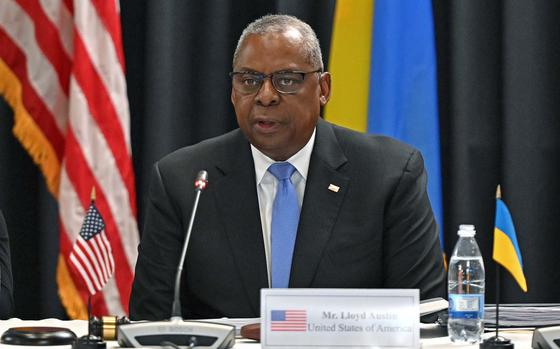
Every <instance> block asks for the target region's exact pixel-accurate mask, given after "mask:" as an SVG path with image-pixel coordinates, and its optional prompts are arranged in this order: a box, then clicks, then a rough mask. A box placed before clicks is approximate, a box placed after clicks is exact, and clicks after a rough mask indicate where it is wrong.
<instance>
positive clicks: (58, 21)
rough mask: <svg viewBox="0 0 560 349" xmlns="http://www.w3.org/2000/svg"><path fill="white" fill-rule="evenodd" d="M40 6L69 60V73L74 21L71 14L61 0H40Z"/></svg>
mask: <svg viewBox="0 0 560 349" xmlns="http://www.w3.org/2000/svg"><path fill="white" fill-rule="evenodd" d="M40 6H41V7H42V8H43V10H44V11H45V15H46V16H47V17H48V18H49V21H50V22H51V23H52V24H53V26H55V30H56V31H57V33H56V35H57V37H58V39H57V40H59V41H60V43H61V45H62V47H63V48H64V52H65V53H66V56H67V57H68V59H69V60H70V62H69V64H70V65H69V66H68V68H69V69H68V72H69V73H70V67H71V64H72V62H71V60H72V59H71V57H72V52H73V51H74V44H73V43H72V40H73V35H72V31H73V30H74V21H73V19H72V14H71V13H69V12H68V9H67V8H66V7H65V6H63V5H62V1H61V0H40Z"/></svg>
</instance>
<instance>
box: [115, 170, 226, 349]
mask: <svg viewBox="0 0 560 349" xmlns="http://www.w3.org/2000/svg"><path fill="white" fill-rule="evenodd" d="M207 185H208V172H206V171H204V170H202V171H200V172H199V173H198V175H197V176H196V179H195V182H194V191H195V197H194V202H193V208H192V211H191V217H190V220H189V225H188V228H187V234H186V236H185V240H184V242H183V249H182V251H181V258H180V260H179V265H178V266H177V275H176V277H175V288H174V294H173V305H172V308H171V319H170V320H168V321H139V322H135V323H130V324H121V325H119V326H118V328H117V339H118V342H119V345H120V346H121V347H135V348H137V347H145V346H151V347H153V346H168V345H171V346H173V345H174V346H181V347H186V348H194V347H195V346H196V347H197V348H208V349H226V348H231V347H233V346H234V344H235V326H231V325H225V324H218V323H211V322H201V321H184V320H183V316H182V314H181V313H182V311H181V296H180V295H181V293H180V288H181V276H182V274H183V264H184V263H185V258H186V255H187V248H188V247H189V241H190V238H191V232H192V227H193V223H194V218H195V216H196V211H197V208H198V201H199V200H200V195H201V194H202V191H203V190H204V189H205V188H206V186H207Z"/></svg>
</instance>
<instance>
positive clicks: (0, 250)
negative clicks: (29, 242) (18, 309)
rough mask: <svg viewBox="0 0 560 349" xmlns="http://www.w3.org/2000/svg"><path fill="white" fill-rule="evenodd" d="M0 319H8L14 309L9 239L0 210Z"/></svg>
mask: <svg viewBox="0 0 560 349" xmlns="http://www.w3.org/2000/svg"><path fill="white" fill-rule="evenodd" d="M0 273H1V275H0V278H1V281H0V283H1V287H0V319H8V318H9V317H10V316H12V312H13V310H14V295H13V293H14V292H13V281H12V262H11V261H10V239H9V236H8V229H7V228H6V222H5V221H4V215H2V211H0Z"/></svg>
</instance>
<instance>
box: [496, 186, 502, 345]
mask: <svg viewBox="0 0 560 349" xmlns="http://www.w3.org/2000/svg"><path fill="white" fill-rule="evenodd" d="M501 198H502V190H501V188H500V185H499V184H498V187H497V188H496V200H500V199H501ZM494 243H495V242H494ZM494 263H495V264H496V340H497V339H498V332H499V330H500V281H501V280H500V264H499V263H496V262H494Z"/></svg>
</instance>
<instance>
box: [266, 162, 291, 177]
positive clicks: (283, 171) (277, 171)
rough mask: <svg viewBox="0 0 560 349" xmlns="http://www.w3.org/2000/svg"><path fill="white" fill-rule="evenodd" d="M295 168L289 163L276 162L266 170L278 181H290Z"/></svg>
mask: <svg viewBox="0 0 560 349" xmlns="http://www.w3.org/2000/svg"><path fill="white" fill-rule="evenodd" d="M295 170H296V168H295V167H294V166H292V164H290V163H289V162H276V163H274V164H272V165H270V167H269V168H268V172H270V173H272V175H273V176H274V177H276V179H278V180H279V181H281V180H284V179H290V177H292V174H293V173H294V171H295Z"/></svg>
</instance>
